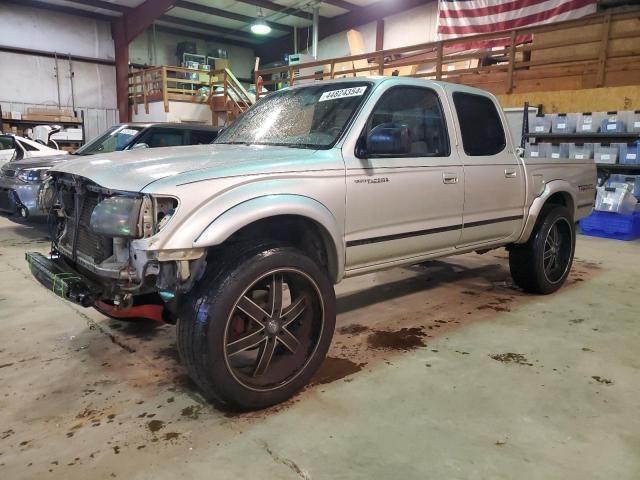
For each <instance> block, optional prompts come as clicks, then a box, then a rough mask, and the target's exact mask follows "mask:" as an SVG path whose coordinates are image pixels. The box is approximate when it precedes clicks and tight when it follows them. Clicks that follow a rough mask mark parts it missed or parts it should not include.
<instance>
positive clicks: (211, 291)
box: [177, 244, 336, 410]
mask: <svg viewBox="0 0 640 480" xmlns="http://www.w3.org/2000/svg"><path fill="white" fill-rule="evenodd" d="M217 258H219V259H220V261H216V260H214V261H212V262H211V263H210V264H209V265H208V267H207V271H206V272H205V274H204V275H203V277H202V278H201V279H200V281H199V282H198V284H197V285H196V286H195V288H194V289H193V290H192V292H190V293H189V294H187V295H186V297H185V298H184V300H183V302H182V307H181V309H180V314H179V318H178V325H177V344H178V351H179V352H180V357H181V359H182V361H183V363H184V364H185V366H186V368H187V370H188V371H189V374H190V376H191V378H192V379H193V380H194V382H195V383H196V384H197V385H198V387H199V388H200V389H201V390H202V392H203V393H204V395H205V396H206V397H207V398H208V399H210V400H211V401H213V402H214V403H217V404H219V405H222V406H226V407H229V408H233V409H237V410H255V409H260V408H265V407H268V406H270V405H274V404H277V403H280V402H283V401H285V400H287V399H288V398H290V397H292V396H293V395H295V394H296V393H297V392H298V391H299V390H300V389H302V388H303V387H304V386H305V385H306V384H307V383H308V381H309V380H310V378H311V376H312V375H313V374H314V373H315V372H316V370H317V369H318V368H319V367H320V365H321V363H322V361H323V360H324V358H325V355H326V353H327V350H328V349H329V345H330V343H331V339H332V337H333V331H334V328H335V316H336V310H335V293H334V291H333V285H332V284H331V281H330V280H329V278H328V276H327V274H326V272H324V271H323V270H322V269H321V268H320V267H319V266H318V265H317V264H316V263H315V262H314V261H313V260H312V259H310V258H309V257H307V256H306V255H305V254H304V253H302V252H301V251H299V250H297V249H296V248H292V247H285V246H278V245H273V244H272V245H262V246H254V247H251V248H247V246H246V244H245V245H244V246H242V245H239V246H237V247H235V248H234V247H230V248H229V249H228V250H225V251H224V252H223V255H220V256H218V257H217Z"/></svg>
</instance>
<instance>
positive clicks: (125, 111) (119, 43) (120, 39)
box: [111, 18, 131, 123]
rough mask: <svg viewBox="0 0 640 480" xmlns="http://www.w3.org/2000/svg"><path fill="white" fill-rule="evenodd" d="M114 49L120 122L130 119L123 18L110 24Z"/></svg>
mask: <svg viewBox="0 0 640 480" xmlns="http://www.w3.org/2000/svg"><path fill="white" fill-rule="evenodd" d="M111 28H112V33H113V42H114V45H115V51H116V98H117V103H118V115H119V119H120V123H125V122H129V121H131V118H130V117H129V42H128V41H127V35H126V28H125V22H124V18H119V19H117V20H114V21H113V23H112V24H111Z"/></svg>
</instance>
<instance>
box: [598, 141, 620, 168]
mask: <svg viewBox="0 0 640 480" xmlns="http://www.w3.org/2000/svg"><path fill="white" fill-rule="evenodd" d="M618 150H619V146H618V145H616V144H615V143H612V144H606V143H602V144H601V143H596V144H595V147H594V148H593V158H594V159H595V160H596V163H610V164H614V163H618Z"/></svg>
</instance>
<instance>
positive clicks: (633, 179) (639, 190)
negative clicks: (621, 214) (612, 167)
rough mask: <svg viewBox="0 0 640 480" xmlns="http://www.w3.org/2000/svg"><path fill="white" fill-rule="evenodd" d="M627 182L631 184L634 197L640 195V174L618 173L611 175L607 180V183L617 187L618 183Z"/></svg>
mask: <svg viewBox="0 0 640 480" xmlns="http://www.w3.org/2000/svg"><path fill="white" fill-rule="evenodd" d="M621 183H626V184H627V185H629V188H630V189H631V193H633V195H634V197H636V198H638V197H640V175H622V174H619V173H616V174H614V175H611V176H610V177H609V178H608V179H607V181H606V185H607V186H608V187H615V186H616V184H621Z"/></svg>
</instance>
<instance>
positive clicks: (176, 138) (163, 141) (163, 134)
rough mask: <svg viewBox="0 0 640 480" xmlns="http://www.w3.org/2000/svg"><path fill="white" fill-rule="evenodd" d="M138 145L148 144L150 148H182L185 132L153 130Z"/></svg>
mask: <svg viewBox="0 0 640 480" xmlns="http://www.w3.org/2000/svg"><path fill="white" fill-rule="evenodd" d="M136 143H146V144H147V145H149V148H158V147H180V146H182V145H184V132H183V131H182V130H177V129H173V128H153V129H151V131H150V132H148V133H147V134H146V135H144V138H141V139H140V140H139V141H138V142H136Z"/></svg>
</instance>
